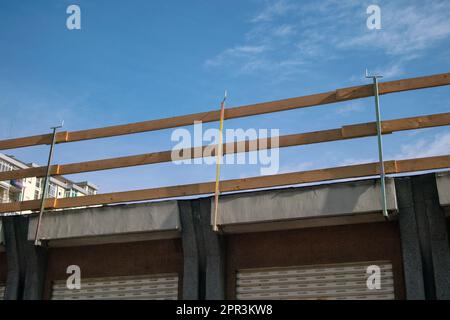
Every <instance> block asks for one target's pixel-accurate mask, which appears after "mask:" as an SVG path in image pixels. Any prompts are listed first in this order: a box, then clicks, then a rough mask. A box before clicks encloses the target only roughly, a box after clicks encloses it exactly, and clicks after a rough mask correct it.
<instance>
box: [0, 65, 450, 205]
mask: <svg viewBox="0 0 450 320" xmlns="http://www.w3.org/2000/svg"><path fill="white" fill-rule="evenodd" d="M449 84H450V73H444V74H438V75H432V76H426V77H420V78H411V79H403V80H397V81H390V82H384V83H380V86H379V90H380V94H388V93H394V92H402V91H407V90H416V89H423V88H430V87H437V86H443V85H449ZM369 96H373V86H372V85H364V86H357V87H351V88H343V89H337V90H335V91H330V92H326V93H320V94H314V95H309V96H304V97H297V98H291V99H284V100H278V101H273V102H266V103H259V104H254V105H248V106H242V107H235V108H230V109H227V110H226V112H225V119H232V118H239V117H247V116H252V115H258V114H264V113H270V112H277V111H284V110H290V109H295V108H305V107H311V106H317V105H323V104H329V103H334V102H340V101H346V100H352V99H358V98H364V97H369ZM217 120H219V111H210V112H203V113H197V114H191V115H185V116H179V117H173V118H166V119H159V120H150V121H144V122H138V123H132V124H125V125H118V126H111V127H105V128H97V129H89V130H81V131H72V132H67V131H66V132H60V133H58V134H57V136H56V142H57V143H67V142H74V141H82V140H89V139H97V138H106V137H113V136H119V135H126V134H132V133H138V132H146V131H154V130H160V129H166V128H175V127H179V126H185V125H192V124H193V123H194V121H203V122H211V121H217ZM445 125H450V113H441V114H433V115H425V116H417V117H410V118H403V119H395V120H387V121H383V122H382V133H383V134H390V133H393V132H397V131H404V130H414V129H421V128H430V127H437V126H445ZM373 135H376V123H375V122H370V123H361V124H354V125H348V126H343V127H341V128H337V129H330V130H322V131H317V132H308V133H300V134H293V135H287V136H281V137H280V139H279V145H278V146H279V147H290V146H298V145H306V144H314V143H322V142H330V141H337V140H345V139H354V138H362V137H369V136H373ZM51 137H52V136H51V135H49V134H44V135H37V136H30V137H23V138H16V139H8V140H2V141H0V150H1V149H11V148H21V147H28V146H34V145H42V144H49V143H50V141H51ZM270 142H271V141H270V139H258V140H252V141H240V142H233V143H226V144H224V145H223V150H224V153H225V154H227V153H237V152H249V151H256V150H262V149H268V148H272V146H271V144H270ZM204 148H205V146H203V147H197V148H191V149H183V150H178V151H179V152H180V154H185V155H186V156H185V159H189V158H193V157H197V155H199V156H202V155H203V149H204ZM196 149H200V150H196ZM178 151H177V150H176V151H175V152H178ZM189 151H190V152H189ZM196 151H197V152H196ZM198 151H201V152H198ZM172 152H173V151H162V152H154V153H147V154H141V155H134V156H127V157H118V158H111V159H102V160H95V161H86V162H78V163H69V164H62V165H53V166H51V168H50V174H51V175H63V174H73V173H81V172H89V171H99V170H107V169H114V168H123V167H130V166H138V165H145V164H154V163H161V162H168V161H171V154H172ZM212 155H214V154H212ZM385 167H386V173H388V174H393V173H404V172H413V171H423V170H436V169H443V168H448V167H450V155H449V156H440V157H429V158H420V159H409V160H398V161H396V160H393V161H386V162H385ZM46 169H47V167H36V168H28V169H21V170H14V171H8V172H0V181H2V180H10V179H22V178H26V177H42V176H44V175H45V174H46ZM377 174H379V163H368V164H361V165H353V166H345V167H336V168H326V169H320V170H311V171H304V172H295V173H286V174H279V175H272V176H263V177H254V178H247V179H235V180H227V181H222V182H221V183H220V184H221V191H222V192H228V191H237V190H248V189H258V188H267V187H274V186H285V185H294V184H300V183H307V182H319V181H329V180H337V179H345V178H357V177H367V176H373V175H377ZM213 192H214V182H206V183H198V184H190V185H180V186H171V187H161V188H152V189H143V190H134V191H126V192H114V193H107V194H98V195H92V196H84V197H77V198H61V199H46V201H45V208H46V209H60V208H70V207H80V206H88V205H99V204H110V203H120V202H130V201H142V200H152V199H163V198H172V197H180V196H187V195H199V194H207V193H213ZM39 205H40V200H32V201H24V202H14V203H3V204H0V213H5V212H14V211H23V210H36V209H38V208H39Z"/></svg>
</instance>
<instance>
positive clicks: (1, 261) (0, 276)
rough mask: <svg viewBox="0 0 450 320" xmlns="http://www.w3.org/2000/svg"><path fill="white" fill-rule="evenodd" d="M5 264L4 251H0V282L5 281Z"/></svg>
mask: <svg viewBox="0 0 450 320" xmlns="http://www.w3.org/2000/svg"><path fill="white" fill-rule="evenodd" d="M6 274H7V265H6V253H5V252H0V283H3V284H4V283H5V282H6Z"/></svg>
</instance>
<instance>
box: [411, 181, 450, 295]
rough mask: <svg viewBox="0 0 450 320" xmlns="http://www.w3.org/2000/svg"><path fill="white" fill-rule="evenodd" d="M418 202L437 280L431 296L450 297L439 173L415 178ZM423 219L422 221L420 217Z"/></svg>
mask: <svg viewBox="0 0 450 320" xmlns="http://www.w3.org/2000/svg"><path fill="white" fill-rule="evenodd" d="M412 182H413V192H414V205H415V207H416V217H417V219H418V223H419V231H420V230H421V229H422V234H421V237H423V241H422V242H423V243H424V245H423V247H424V249H425V250H426V251H425V256H424V257H425V258H426V259H427V260H428V261H427V265H429V266H428V268H427V270H425V271H426V272H432V274H431V275H428V278H429V279H433V287H434V291H435V294H434V296H432V297H430V298H432V299H433V298H435V299H438V300H449V299H450V248H449V243H448V235H447V228H446V221H445V213H444V210H443V209H442V208H441V207H440V204H439V196H438V192H437V186H436V177H435V174H426V175H421V176H416V177H413V178H412ZM419 219H420V220H419Z"/></svg>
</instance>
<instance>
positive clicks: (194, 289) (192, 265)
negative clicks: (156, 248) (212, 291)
mask: <svg viewBox="0 0 450 320" xmlns="http://www.w3.org/2000/svg"><path fill="white" fill-rule="evenodd" d="M178 208H179V211H180V221H181V238H182V243H183V260H184V268H183V296H182V298H183V299H184V300H198V299H199V282H200V270H199V256H198V247H197V237H196V232H195V222H194V215H193V210H192V205H191V201H189V200H187V201H178Z"/></svg>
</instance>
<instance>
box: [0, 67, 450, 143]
mask: <svg viewBox="0 0 450 320" xmlns="http://www.w3.org/2000/svg"><path fill="white" fill-rule="evenodd" d="M449 84H450V73H442V74H436V75H431V76H426V77H419V78H410V79H403V80H396V81H388V82H382V83H380V85H379V93H380V94H388V93H394V92H402V91H407V90H416V89H424V88H432V87H438V86H445V85H449ZM370 96H373V86H372V85H363V86H356V87H349V88H342V89H337V90H334V91H329V92H325V93H319V94H313V95H309V96H303V97H297V98H290V99H283V100H278V101H272V102H264V103H257V104H252V105H247V106H241V107H235V108H228V109H226V110H225V119H234V118H242V117H249V116H254V115H259V114H265V113H271V112H278V111H285V110H292V109H298V108H306V107H312V106H318V105H324V104H330V103H335V102H342V101H347V100H353V99H359V98H366V97H370ZM219 119H220V110H215V111H209V112H202V113H195V114H189V115H184V116H178V117H171V118H165V119H158V120H150V121H143V122H136V123H130V124H123V125H117V126H110V127H104V128H96V129H89V130H80V131H72V132H68V131H65V132H59V133H58V134H57V137H56V143H66V142H75V141H82V140H90V139H98V138H107V137H113V136H120V135H127V134H132V133H139V132H147V131H154V130H160V129H168V128H176V127H181V126H187V125H192V124H193V123H194V121H202V122H213V121H218V120H219ZM51 139H52V135H51V134H43V135H37V136H30V137H23V138H16V139H8V140H2V141H0V150H5V149H14V148H21V147H29V146H36V145H42V144H50V142H51Z"/></svg>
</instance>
